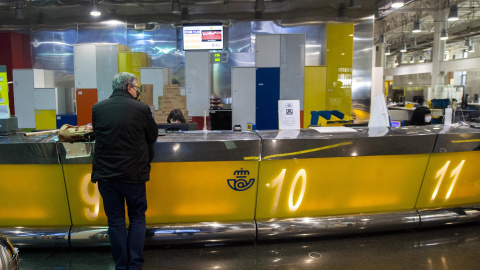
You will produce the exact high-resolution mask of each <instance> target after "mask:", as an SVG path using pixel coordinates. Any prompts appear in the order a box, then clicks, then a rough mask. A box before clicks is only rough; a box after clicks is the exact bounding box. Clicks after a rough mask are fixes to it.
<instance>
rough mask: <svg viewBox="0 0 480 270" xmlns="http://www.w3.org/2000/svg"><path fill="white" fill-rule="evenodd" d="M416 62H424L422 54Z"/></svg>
mask: <svg viewBox="0 0 480 270" xmlns="http://www.w3.org/2000/svg"><path fill="white" fill-rule="evenodd" d="M418 62H420V63H421V62H425V60H424V59H423V56H422V55H420V58H419V59H418Z"/></svg>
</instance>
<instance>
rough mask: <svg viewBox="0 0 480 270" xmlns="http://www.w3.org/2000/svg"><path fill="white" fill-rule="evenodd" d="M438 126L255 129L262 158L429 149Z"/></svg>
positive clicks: (415, 152)
mask: <svg viewBox="0 0 480 270" xmlns="http://www.w3.org/2000/svg"><path fill="white" fill-rule="evenodd" d="M441 129H442V127H441V126H425V127H416V126H411V127H402V128H374V129H373V128H370V129H369V128H367V127H360V128H358V127H357V128H352V129H351V131H352V132H338V133H336V132H326V133H323V132H318V131H317V130H314V129H302V130H298V134H297V136H291V133H292V132H289V133H290V134H287V136H284V134H282V131H276V130H275V131H259V132H258V134H259V135H260V137H261V138H262V160H277V159H292V158H325V157H352V156H376V155H406V154H426V153H432V151H433V149H434V145H435V140H436V138H437V134H438V132H440V131H441Z"/></svg>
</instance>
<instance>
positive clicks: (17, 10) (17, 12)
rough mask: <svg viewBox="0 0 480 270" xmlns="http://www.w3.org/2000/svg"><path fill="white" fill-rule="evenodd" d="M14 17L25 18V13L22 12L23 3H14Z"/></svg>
mask: <svg viewBox="0 0 480 270" xmlns="http://www.w3.org/2000/svg"><path fill="white" fill-rule="evenodd" d="M15 19H18V20H22V19H25V14H24V13H23V5H22V4H21V3H20V2H17V4H16V5H15Z"/></svg>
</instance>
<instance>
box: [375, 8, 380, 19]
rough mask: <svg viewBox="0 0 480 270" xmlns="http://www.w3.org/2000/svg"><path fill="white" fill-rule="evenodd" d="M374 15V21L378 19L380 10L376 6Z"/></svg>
mask: <svg viewBox="0 0 480 270" xmlns="http://www.w3.org/2000/svg"><path fill="white" fill-rule="evenodd" d="M373 12H374V15H375V19H380V10H379V9H378V7H377V6H375V10H374V11H373Z"/></svg>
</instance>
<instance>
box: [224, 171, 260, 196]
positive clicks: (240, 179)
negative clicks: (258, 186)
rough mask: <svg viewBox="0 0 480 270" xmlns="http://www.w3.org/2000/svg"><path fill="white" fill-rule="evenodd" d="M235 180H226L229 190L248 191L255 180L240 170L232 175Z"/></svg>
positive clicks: (248, 173)
mask: <svg viewBox="0 0 480 270" xmlns="http://www.w3.org/2000/svg"><path fill="white" fill-rule="evenodd" d="M233 176H234V177H235V179H227V183H228V185H229V186H230V188H231V189H233V190H236V191H244V190H247V189H249V188H250V187H251V186H252V185H253V183H255V178H250V179H248V178H249V176H250V172H249V171H248V170H244V169H243V168H241V169H240V170H238V171H235V172H234V173H233Z"/></svg>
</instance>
